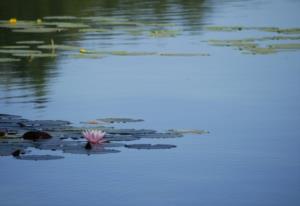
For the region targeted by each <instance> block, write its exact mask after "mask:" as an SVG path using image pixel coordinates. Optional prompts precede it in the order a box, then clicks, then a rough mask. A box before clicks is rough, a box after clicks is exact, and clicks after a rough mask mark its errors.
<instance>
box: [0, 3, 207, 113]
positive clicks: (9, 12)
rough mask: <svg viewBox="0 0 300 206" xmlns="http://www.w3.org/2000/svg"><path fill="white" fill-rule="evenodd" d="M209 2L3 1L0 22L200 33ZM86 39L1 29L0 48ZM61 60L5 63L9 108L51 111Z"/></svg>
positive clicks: (1, 86)
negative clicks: (156, 26) (51, 19)
mask: <svg viewBox="0 0 300 206" xmlns="http://www.w3.org/2000/svg"><path fill="white" fill-rule="evenodd" d="M204 2H205V1H199V0H193V1H192V0H190V1H183V0H173V1H169V0H164V1H161V0H152V1H136V0H126V1H123V0H122V1H121V0H102V1H98V0H85V1H81V0H63V1H62V0H45V1H39V0H28V1H23V0H11V1H1V2H0V19H1V20H8V19H10V18H17V19H18V20H36V19H38V18H43V17H45V16H66V15H68V16H76V17H83V16H105V17H121V18H126V19H129V20H137V19H138V20H139V21H151V22H157V23H161V22H164V23H169V22H172V23H173V22H176V24H180V25H183V26H182V27H181V29H182V30H187V31H197V30H199V26H201V25H202V22H203V16H204V14H205V12H207V11H209V7H208V6H207V4H205V5H204ZM84 35H85V34H74V33H70V32H68V33H67V34H66V33H64V34H59V33H55V34H51V33H50V34H48V33H47V34H32V33H30V34H26V33H14V32H12V31H11V30H10V29H5V28H1V30H0V46H6V45H15V44H16V42H17V41H28V40H39V41H44V42H45V43H47V44H49V43H50V39H55V43H56V44H66V43H67V42H69V43H70V42H71V43H73V42H78V41H80V40H81V39H82V37H84ZM123 35H124V34H123ZM119 37H120V36H114V35H113V34H110V33H109V34H106V36H105V40H103V41H105V43H106V44H107V45H108V46H109V45H110V44H111V43H112V42H113V40H114V39H113V38H119ZM125 37H126V36H125ZM97 40H99V39H97ZM107 41H108V42H107ZM105 43H104V44H105ZM34 48H35V47H34ZM2 57H3V56H2ZM4 57H6V56H5V55H4ZM60 59H61V58H40V59H34V60H32V59H25V60H24V59H22V61H20V62H14V63H6V64H1V65H0V74H1V76H0V91H1V93H2V94H1V95H0V101H2V102H3V103H6V104H16V103H21V104H24V103H25V104H26V103H29V104H33V105H34V108H36V109H42V108H45V107H47V102H48V101H49V100H50V97H49V88H48V87H49V82H50V81H51V80H52V79H55V78H56V77H58V76H59V71H58V69H57V67H58V66H57V64H58V61H59V60H60Z"/></svg>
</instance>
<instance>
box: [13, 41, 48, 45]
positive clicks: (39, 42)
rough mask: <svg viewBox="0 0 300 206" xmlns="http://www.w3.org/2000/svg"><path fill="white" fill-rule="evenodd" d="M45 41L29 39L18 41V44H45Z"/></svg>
mask: <svg viewBox="0 0 300 206" xmlns="http://www.w3.org/2000/svg"><path fill="white" fill-rule="evenodd" d="M44 43H45V42H44V41H36V40H29V41H17V42H16V44H29V45H31V44H33V45H35V44H44Z"/></svg>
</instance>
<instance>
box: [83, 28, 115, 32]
mask: <svg viewBox="0 0 300 206" xmlns="http://www.w3.org/2000/svg"><path fill="white" fill-rule="evenodd" d="M111 31H112V30H111V29H103V28H97V29H95V28H86V29H79V32H88V33H102V32H111Z"/></svg>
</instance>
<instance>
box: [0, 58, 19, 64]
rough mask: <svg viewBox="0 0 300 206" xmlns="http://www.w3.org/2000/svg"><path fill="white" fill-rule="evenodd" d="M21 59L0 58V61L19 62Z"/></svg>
mask: <svg viewBox="0 0 300 206" xmlns="http://www.w3.org/2000/svg"><path fill="white" fill-rule="evenodd" d="M19 61H21V59H17V58H3V57H2V58H0V63H7V62H19Z"/></svg>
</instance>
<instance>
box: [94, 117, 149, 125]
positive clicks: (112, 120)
mask: <svg viewBox="0 0 300 206" xmlns="http://www.w3.org/2000/svg"><path fill="white" fill-rule="evenodd" d="M97 120H99V121H101V122H105V123H110V124H112V123H132V122H142V121H144V120H142V119H131V118H113V117H110V118H103V119H97Z"/></svg>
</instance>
